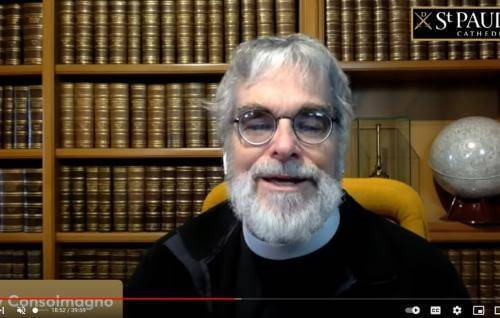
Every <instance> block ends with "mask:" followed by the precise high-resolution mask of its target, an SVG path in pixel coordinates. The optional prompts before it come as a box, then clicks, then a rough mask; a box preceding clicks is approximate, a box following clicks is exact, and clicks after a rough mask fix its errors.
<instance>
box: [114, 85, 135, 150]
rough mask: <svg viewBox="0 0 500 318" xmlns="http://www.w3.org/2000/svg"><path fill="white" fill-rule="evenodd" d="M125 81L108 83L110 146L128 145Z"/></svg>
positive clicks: (120, 146)
mask: <svg viewBox="0 0 500 318" xmlns="http://www.w3.org/2000/svg"><path fill="white" fill-rule="evenodd" d="M128 86H129V84H127V83H111V84H110V85H109V99H110V102H109V106H110V112H109V116H110V127H111V129H110V131H111V148H128V147H129V133H130V132H129V116H130V115H129V92H128Z"/></svg>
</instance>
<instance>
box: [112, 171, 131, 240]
mask: <svg viewBox="0 0 500 318" xmlns="http://www.w3.org/2000/svg"><path fill="white" fill-rule="evenodd" d="M112 171H113V175H112V178H113V179H112V180H113V181H112V182H113V183H112V190H113V231H120V232H121V231H126V230H127V214H128V213H127V211H128V202H127V192H128V190H127V189H128V187H127V185H128V184H127V183H128V182H127V167H125V166H114V167H112Z"/></svg>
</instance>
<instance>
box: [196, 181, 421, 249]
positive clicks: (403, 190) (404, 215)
mask: <svg viewBox="0 0 500 318" xmlns="http://www.w3.org/2000/svg"><path fill="white" fill-rule="evenodd" d="M342 185H343V187H344V189H345V190H346V191H347V192H348V193H349V194H350V195H351V196H352V197H353V198H354V199H355V200H356V201H357V202H358V203H359V204H361V205H362V206H363V207H364V208H365V209H367V210H370V211H372V212H375V213H377V214H380V215H383V216H384V217H387V218H389V219H391V220H393V221H394V222H396V223H398V224H399V225H401V226H402V227H404V228H405V229H408V230H410V231H412V232H414V233H416V234H418V235H420V236H421V237H423V238H425V239H427V237H428V232H427V223H426V222H425V218H424V206H423V203H422V200H421V199H420V196H419V195H418V193H417V192H416V191H415V190H413V188H411V187H410V186H408V185H406V184H405V183H402V182H399V181H396V180H392V179H382V178H344V179H343V182H342ZM227 198H228V190H227V186H226V183H225V182H223V183H221V184H219V185H217V186H216V187H215V188H213V189H212V191H210V193H209V194H208V195H207V197H206V198H205V201H204V202H203V207H202V211H206V210H208V209H210V208H211V207H214V206H216V205H217V204H219V203H221V202H222V201H225V200H227Z"/></svg>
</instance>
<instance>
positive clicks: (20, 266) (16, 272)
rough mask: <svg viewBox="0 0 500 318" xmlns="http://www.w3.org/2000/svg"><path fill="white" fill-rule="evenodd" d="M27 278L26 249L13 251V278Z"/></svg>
mask: <svg viewBox="0 0 500 318" xmlns="http://www.w3.org/2000/svg"><path fill="white" fill-rule="evenodd" d="M25 278H26V251H25V250H14V251H12V279H25Z"/></svg>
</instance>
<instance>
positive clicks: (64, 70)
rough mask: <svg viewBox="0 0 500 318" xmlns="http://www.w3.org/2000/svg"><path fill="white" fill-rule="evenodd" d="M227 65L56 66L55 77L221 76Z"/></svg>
mask: <svg viewBox="0 0 500 318" xmlns="http://www.w3.org/2000/svg"><path fill="white" fill-rule="evenodd" d="M226 69H227V64H104V65H98V64H85V65H82V64H68V65H66V64H58V65H56V74H57V75H165V74H168V75H172V74H174V75H180V74H192V75H196V74H214V75H221V74H223V73H224V72H225V71H226Z"/></svg>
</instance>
